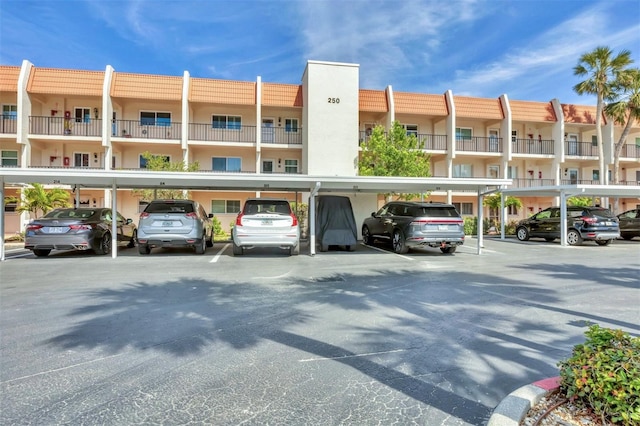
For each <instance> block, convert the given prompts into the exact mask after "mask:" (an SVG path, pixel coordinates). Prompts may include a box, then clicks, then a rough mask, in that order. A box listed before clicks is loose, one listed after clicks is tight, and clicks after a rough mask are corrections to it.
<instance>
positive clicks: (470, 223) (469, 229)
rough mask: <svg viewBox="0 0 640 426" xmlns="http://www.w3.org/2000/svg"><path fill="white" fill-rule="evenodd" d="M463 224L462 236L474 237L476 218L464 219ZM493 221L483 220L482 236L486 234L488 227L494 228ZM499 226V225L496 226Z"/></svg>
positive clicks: (476, 230)
mask: <svg viewBox="0 0 640 426" xmlns="http://www.w3.org/2000/svg"><path fill="white" fill-rule="evenodd" d="M463 221H464V223H463V225H462V226H463V227H464V234H465V235H476V234H478V218H477V217H475V216H474V217H465V218H464V219H463ZM494 222H495V221H493V220H490V219H488V218H484V220H483V221H482V232H483V233H484V234H486V233H487V231H488V230H489V228H490V227H492V226H495V225H494V224H493V223H494ZM498 226H499V224H498Z"/></svg>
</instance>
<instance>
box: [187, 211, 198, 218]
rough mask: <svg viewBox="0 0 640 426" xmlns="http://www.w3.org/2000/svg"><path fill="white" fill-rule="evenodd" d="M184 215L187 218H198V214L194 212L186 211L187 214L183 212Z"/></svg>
mask: <svg viewBox="0 0 640 426" xmlns="http://www.w3.org/2000/svg"><path fill="white" fill-rule="evenodd" d="M185 216H186V217H188V218H189V219H197V218H198V215H197V214H195V213H194V212H191V213H187V214H185Z"/></svg>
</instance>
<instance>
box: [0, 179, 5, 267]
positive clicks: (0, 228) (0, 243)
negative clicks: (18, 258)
mask: <svg viewBox="0 0 640 426" xmlns="http://www.w3.org/2000/svg"><path fill="white" fill-rule="evenodd" d="M4 215H5V212H4V179H0V262H2V261H4Z"/></svg>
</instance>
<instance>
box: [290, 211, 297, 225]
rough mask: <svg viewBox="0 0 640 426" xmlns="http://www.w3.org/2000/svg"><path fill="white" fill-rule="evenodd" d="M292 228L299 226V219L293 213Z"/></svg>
mask: <svg viewBox="0 0 640 426" xmlns="http://www.w3.org/2000/svg"><path fill="white" fill-rule="evenodd" d="M291 220H292V222H291V226H298V218H297V217H296V215H295V214H293V213H291Z"/></svg>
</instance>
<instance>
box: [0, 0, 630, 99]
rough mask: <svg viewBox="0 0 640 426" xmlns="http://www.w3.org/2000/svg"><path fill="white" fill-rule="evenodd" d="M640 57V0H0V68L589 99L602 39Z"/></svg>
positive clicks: (605, 44) (476, 94)
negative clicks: (332, 66)
mask: <svg viewBox="0 0 640 426" xmlns="http://www.w3.org/2000/svg"><path fill="white" fill-rule="evenodd" d="M601 45H603V46H608V47H610V48H611V49H613V51H614V52H615V53H618V52H619V51H620V50H622V49H627V50H630V51H631V54H632V58H633V59H634V61H635V64H634V66H639V67H640V0H564V1H563V0H466V1H459V0H439V1H421V0H415V1H414V0H386V1H378V0H336V1H334V0H309V1H307V0H268V1H267V0H211V1H189V0H55V1H51V0H39V1H30V0H2V2H1V3H0V64H2V65H20V64H21V63H22V60H23V59H27V60H29V61H30V62H32V63H33V64H34V65H36V66H38V67H54V68H72V69H85V70H104V69H105V67H106V65H111V66H113V67H114V68H115V70H116V71H120V72H132V73H143V74H162V75H173V76H181V75H182V74H183V72H184V71H185V70H187V71H189V73H190V74H191V76H193V77H204V78H218V79H231V80H242V81H255V80H256V78H257V76H261V77H262V80H263V81H266V82H278V83H290V84H299V83H300V80H301V77H302V73H303V71H304V67H305V64H306V62H307V60H319V61H334V62H349V63H357V64H359V65H360V87H361V88H363V89H378V90H382V89H384V88H385V87H386V86H388V85H391V86H392V87H393V89H394V90H395V91H403V92H419V93H432V94H433V93H438V94H439V93H444V92H445V91H446V90H451V91H452V92H453V93H454V94H455V95H466V96H478V97H489V98H495V97H498V96H500V95H501V94H503V93H506V94H507V95H508V96H509V98H510V99H519V100H534V101H549V100H551V99H553V98H558V99H559V100H560V101H561V102H563V103H576V104H585V105H588V104H593V105H594V104H595V99H593V98H592V97H587V96H578V95H577V94H575V93H574V92H573V89H572V87H573V86H574V85H575V84H576V83H578V82H579V81H580V80H579V79H578V77H575V76H574V75H573V67H574V66H575V65H576V64H577V63H578V58H579V57H580V55H581V54H583V53H585V52H588V51H590V50H593V49H594V48H595V47H597V46H601Z"/></svg>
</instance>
